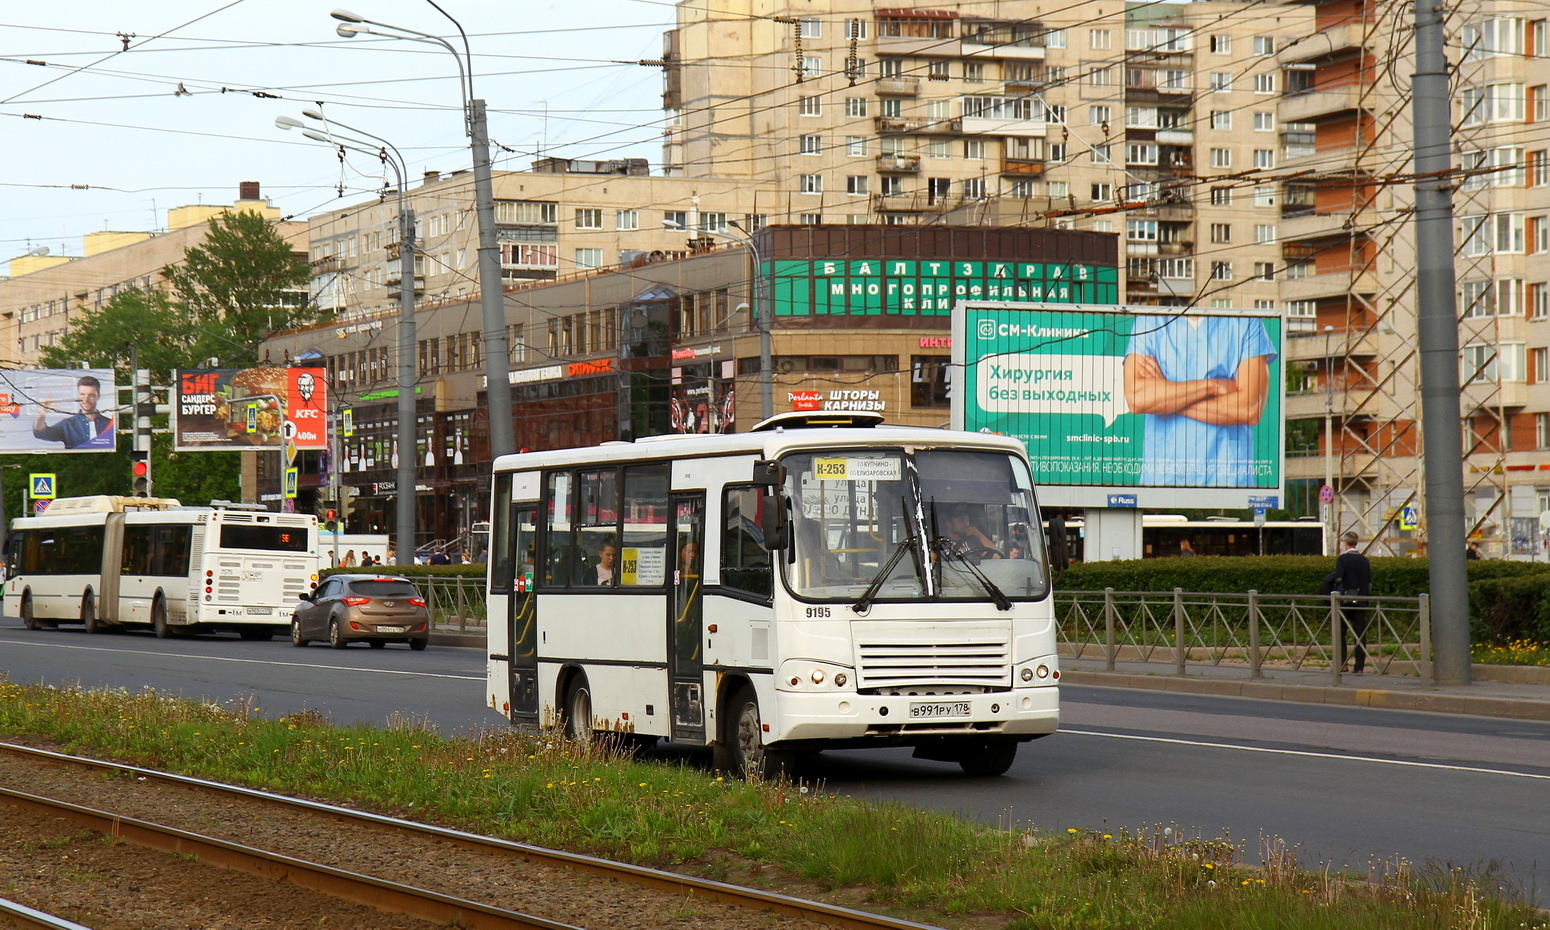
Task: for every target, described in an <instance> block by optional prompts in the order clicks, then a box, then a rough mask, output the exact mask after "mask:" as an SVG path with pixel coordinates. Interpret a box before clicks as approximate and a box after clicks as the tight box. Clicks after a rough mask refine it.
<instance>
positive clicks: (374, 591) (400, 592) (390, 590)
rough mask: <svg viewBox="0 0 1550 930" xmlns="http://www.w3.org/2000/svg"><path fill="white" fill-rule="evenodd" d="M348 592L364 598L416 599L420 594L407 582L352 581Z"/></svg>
mask: <svg viewBox="0 0 1550 930" xmlns="http://www.w3.org/2000/svg"><path fill="white" fill-rule="evenodd" d="M350 592H351V593H352V594H360V595H363V596H365V597H418V596H419V593H420V592H418V591H416V590H415V588H414V585H412V584H410V583H409V582H407V581H353V582H351V583H350Z"/></svg>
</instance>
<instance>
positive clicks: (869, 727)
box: [487, 412, 1060, 775]
mask: <svg viewBox="0 0 1550 930" xmlns="http://www.w3.org/2000/svg"><path fill="white" fill-rule="evenodd" d="M881 420H882V418H881V417H879V416H877V415H876V414H856V413H831V412H825V413H813V414H800V413H793V414H783V415H780V416H777V417H774V418H772V419H771V420H768V421H765V422H764V423H762V424H760V425H759V426H757V427H755V429H754V431H752V432H749V433H745V434H733V435H688V436H662V437H653V438H649V439H642V440H638V441H636V442H631V443H623V442H618V443H605V444H604V445H602V446H599V447H596V448H586V449H569V450H560V451H552V452H534V453H524V454H518V455H508V456H502V457H501V458H500V459H498V460H497V461H496V463H495V467H494V506H493V508H492V515H491V522H492V533H491V547H492V548H491V558H490V576H489V585H490V590H489V593H490V597H489V610H490V627H489V662H488V669H487V670H488V680H489V687H488V696H487V697H488V703H489V706H490V707H491V708H493V709H495V710H497V711H499V712H500V713H502V714H504V715H505V716H507V717H508V718H510V719H511V720H512V721H513V722H514V723H517V724H519V725H524V726H530V727H539V726H548V725H560V726H563V727H564V729H565V730H566V732H568V733H569V734H570V735H571V736H572V737H574V738H578V739H588V738H591V737H593V736H595V735H596V734H597V733H598V732H600V731H612V732H615V733H623V734H627V736H625V737H624V738H626V739H630V740H638V741H641V742H647V743H649V742H654V741H655V740H656V739H659V738H666V739H669V740H672V741H674V742H678V743H684V744H691V745H694V744H698V745H706V744H708V745H711V746H713V747H714V750H715V756H716V762H717V764H718V765H719V766H721V767H722V768H724V769H728V770H731V771H736V772H743V773H748V772H754V773H760V774H770V773H774V772H779V771H785V770H786V769H787V768H788V767H789V765H790V763H791V762H792V761H793V760H794V759H795V758H796V757H797V756H799V755H800V754H802V753H804V752H811V751H817V750H821V749H825V748H841V747H859V746H912V747H914V749H915V755H917V756H919V757H922V758H927V759H933V760H940V761H950V762H957V763H958V764H959V765H960V766H962V768H963V769H964V771H966V772H968V773H970V774H983V775H999V774H1001V773H1002V772H1004V771H1006V769H1007V768H1008V767H1009V766H1010V765H1011V764H1012V761H1013V758H1014V756H1015V754H1016V751H1017V746H1018V744H1019V743H1022V742H1026V741H1028V740H1031V739H1034V738H1037V737H1040V736H1045V735H1048V734H1050V733H1053V732H1054V731H1055V728H1056V726H1057V724H1058V722H1059V707H1058V699H1059V688H1058V685H1057V682H1058V680H1059V678H1060V672H1059V663H1058V660H1057V658H1056V646H1055V638H1056V637H1055V626H1054V614H1053V609H1052V605H1051V597H1050V583H1049V572H1048V568H1047V563H1046V560H1045V554H1044V549H1043V541H1042V535H1043V534H1041V533H1038V532H1030V531H1029V530H1030V527H1037V526H1038V525H1039V524H1038V509H1037V505H1036V503H1035V501H1034V488H1033V482H1032V479H1031V477H1030V473H1029V468H1028V463H1027V460H1026V457H1025V454H1024V451H1023V447H1022V445H1021V444H1020V443H1018V442H1016V441H1014V440H1011V439H1006V438H1003V437H1000V436H993V435H989V434H980V433H962V432H950V431H946V430H938V429H923V428H907V427H884V426H881V425H880V423H881ZM965 520H967V521H969V522H971V523H973V524H975V526H976V530H977V534H978V535H977V537H976V542H975V544H974V545H973V546H972V547H966V546H964V545H963V544H961V543H958V542H954V541H953V540H951V539H949V538H948V532H949V528H950V527H953V526H956V525H961V522H962V521H965ZM610 548H612V549H613V555H612V557H611V558H610V557H609V556H608V555H606V554H601V555H600V553H604V550H607V549H610ZM610 561H611V566H610V565H609V563H610ZM610 567H611V569H612V571H611V577H609V574H610V573H609V571H607V570H606V569H607V568H610ZM600 576H601V577H600Z"/></svg>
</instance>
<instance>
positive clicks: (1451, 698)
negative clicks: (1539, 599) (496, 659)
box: [431, 627, 1550, 721]
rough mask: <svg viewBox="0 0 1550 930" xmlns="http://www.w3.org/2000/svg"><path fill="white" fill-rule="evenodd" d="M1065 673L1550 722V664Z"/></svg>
mask: <svg viewBox="0 0 1550 930" xmlns="http://www.w3.org/2000/svg"><path fill="white" fill-rule="evenodd" d="M431 645H433V646H459V647H465V648H471V649H483V648H484V630H483V629H482V628H478V627H469V628H468V629H467V630H466V631H463V632H459V631H458V629H457V628H456V627H452V628H450V629H449V628H441V629H435V630H432V631H431ZM1060 673H1061V680H1062V681H1064V682H1066V683H1068V684H1073V685H1093V686H1095V687H1103V688H1139V689H1144V690H1149V691H1174V692H1177V693H1180V694H1214V695H1220V696H1226V697H1246V698H1259V699H1261V700H1267V701H1297V702H1300V703H1304V704H1345V705H1352V706H1361V707H1383V708H1388V709H1390V710H1420V711H1427V712H1429V713H1434V714H1473V715H1476V716H1480V717H1509V718H1513V719H1517V720H1544V721H1550V668H1521V667H1516V666H1505V665H1476V666H1474V668H1473V670H1472V672H1471V679H1472V683H1471V684H1468V685H1462V686H1451V685H1450V686H1446V687H1444V686H1440V685H1434V686H1432V687H1430V688H1428V687H1425V686H1424V685H1422V684H1421V679H1420V678H1419V677H1416V676H1414V675H1403V674H1391V675H1375V674H1371V673H1368V674H1366V675H1352V674H1349V673H1348V674H1345V675H1342V676H1341V682H1340V684H1338V685H1336V684H1332V683H1331V681H1330V679H1331V675H1330V673H1329V671H1328V670H1327V669H1326V670H1315V671H1293V670H1291V669H1270V668H1267V669H1264V670H1263V675H1262V677H1260V678H1257V679H1255V678H1250V677H1249V670H1248V667H1247V666H1241V665H1204V664H1194V665H1190V666H1189V667H1188V674H1186V675H1185V676H1184V677H1183V678H1179V677H1178V676H1176V675H1174V674H1173V666H1172V665H1168V664H1164V663H1160V662H1124V661H1120V662H1116V663H1115V669H1114V671H1112V672H1109V671H1105V670H1104V667H1103V660H1102V659H1072V658H1069V657H1067V658H1063V659H1061V660H1060Z"/></svg>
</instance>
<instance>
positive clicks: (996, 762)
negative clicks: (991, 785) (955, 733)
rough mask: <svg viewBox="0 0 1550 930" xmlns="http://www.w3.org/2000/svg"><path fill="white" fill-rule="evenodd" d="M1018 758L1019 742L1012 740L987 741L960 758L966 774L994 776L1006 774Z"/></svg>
mask: <svg viewBox="0 0 1550 930" xmlns="http://www.w3.org/2000/svg"><path fill="white" fill-rule="evenodd" d="M1016 758H1017V744H1016V743H1014V742H1010V741H1005V742H994V743H987V744H985V745H984V746H979V747H975V748H972V749H969V750H967V751H966V752H965V753H964V754H963V755H962V756H960V757H959V759H958V767H959V768H961V769H963V773H964V774H965V775H975V776H981V777H987V778H988V777H992V776H996V775H1005V774H1006V772H1007V769H1009V768H1011V767H1012V761H1013V760H1014V759H1016Z"/></svg>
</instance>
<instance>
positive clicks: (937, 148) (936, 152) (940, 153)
mask: <svg viewBox="0 0 1550 930" xmlns="http://www.w3.org/2000/svg"><path fill="white" fill-rule="evenodd" d="M926 156H927V157H928V158H952V157H953V149H952V142H951V140H948V139H932V140H931V141H930V142H927V143H926Z"/></svg>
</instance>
